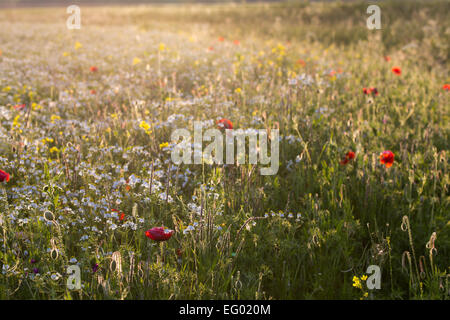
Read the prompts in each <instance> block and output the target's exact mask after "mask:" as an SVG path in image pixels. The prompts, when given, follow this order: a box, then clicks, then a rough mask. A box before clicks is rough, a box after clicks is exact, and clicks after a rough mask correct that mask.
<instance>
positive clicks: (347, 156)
mask: <svg viewBox="0 0 450 320" xmlns="http://www.w3.org/2000/svg"><path fill="white" fill-rule="evenodd" d="M353 159H355V153H354V152H353V151H349V152H347V153H346V154H345V157H344V159H342V160H341V161H340V162H339V163H340V164H342V165H345V164H347V163H348V162H349V161H350V160H353Z"/></svg>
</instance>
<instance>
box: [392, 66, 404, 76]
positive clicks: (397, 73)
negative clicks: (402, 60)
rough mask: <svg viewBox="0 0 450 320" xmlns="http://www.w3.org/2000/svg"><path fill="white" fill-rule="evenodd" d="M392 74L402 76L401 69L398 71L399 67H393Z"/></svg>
mask: <svg viewBox="0 0 450 320" xmlns="http://www.w3.org/2000/svg"><path fill="white" fill-rule="evenodd" d="M392 72H393V73H395V74H396V75H398V76H399V75H401V74H402V69H400V68H399V67H393V68H392Z"/></svg>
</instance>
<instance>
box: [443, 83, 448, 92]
mask: <svg viewBox="0 0 450 320" xmlns="http://www.w3.org/2000/svg"><path fill="white" fill-rule="evenodd" d="M442 89H444V90H447V91H448V90H450V84H444V85H443V86H442Z"/></svg>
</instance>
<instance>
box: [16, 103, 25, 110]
mask: <svg viewBox="0 0 450 320" xmlns="http://www.w3.org/2000/svg"><path fill="white" fill-rule="evenodd" d="M14 109H16V110H22V109H25V104H16V105H15V106H14Z"/></svg>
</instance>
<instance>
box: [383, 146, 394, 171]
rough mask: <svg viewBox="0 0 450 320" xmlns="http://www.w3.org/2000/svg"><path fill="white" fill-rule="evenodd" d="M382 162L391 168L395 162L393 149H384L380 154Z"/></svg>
mask: <svg viewBox="0 0 450 320" xmlns="http://www.w3.org/2000/svg"><path fill="white" fill-rule="evenodd" d="M380 162H381V164H384V165H385V166H386V168H390V167H391V166H392V164H393V163H394V154H393V153H392V151H389V150H386V151H383V153H382V154H380Z"/></svg>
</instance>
